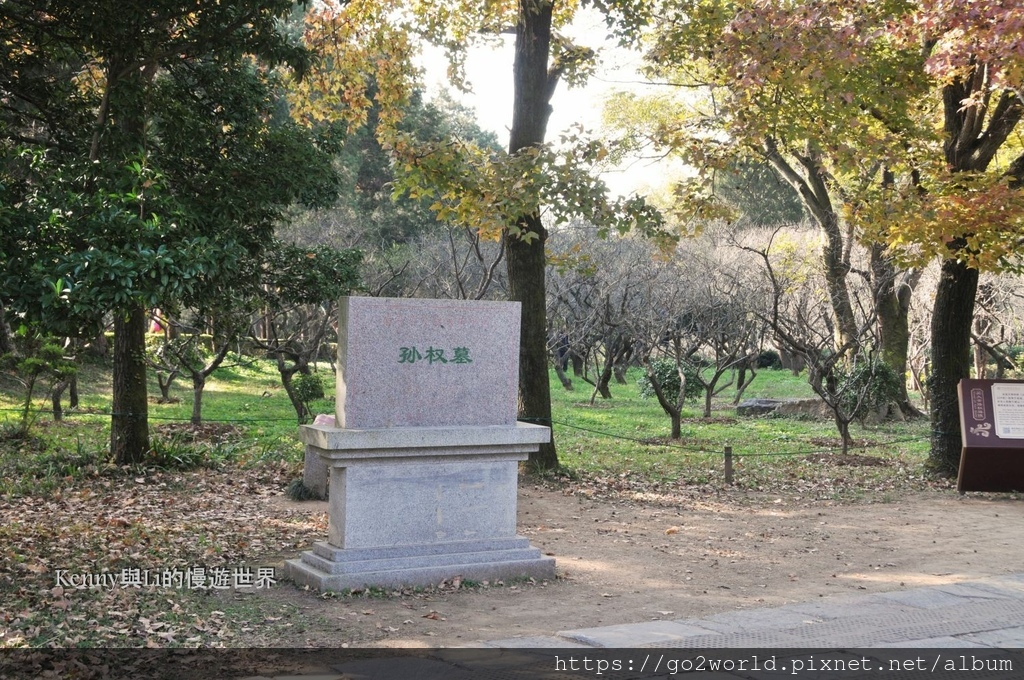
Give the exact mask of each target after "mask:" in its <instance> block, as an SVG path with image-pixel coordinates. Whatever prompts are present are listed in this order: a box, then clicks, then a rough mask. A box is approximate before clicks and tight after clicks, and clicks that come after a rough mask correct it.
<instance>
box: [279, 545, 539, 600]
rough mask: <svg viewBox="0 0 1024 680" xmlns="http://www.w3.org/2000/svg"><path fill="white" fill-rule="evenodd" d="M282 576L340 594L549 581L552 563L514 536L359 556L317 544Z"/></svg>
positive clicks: (379, 550)
mask: <svg viewBox="0 0 1024 680" xmlns="http://www.w3.org/2000/svg"><path fill="white" fill-rule="evenodd" d="M285 574H286V575H287V576H288V577H290V578H291V579H292V580H294V581H295V582H296V583H298V584H300V585H308V586H310V587H312V588H316V589H318V590H323V591H326V590H331V591H342V590H346V589H349V590H353V589H356V588H363V587H366V586H380V587H389V588H395V587H402V586H429V585H437V584H439V583H441V582H442V581H445V580H448V579H451V578H453V577H455V576H461V577H462V578H463V579H468V580H474V581H484V580H489V581H495V580H499V579H502V580H510V579H516V578H535V579H537V580H542V579H549V580H550V579H554V578H555V560H554V558H551V557H545V556H543V555H541V552H540V550H538V549H537V548H533V547H531V546H530V544H529V541H528V540H527V539H525V538H522V537H518V536H517V537H516V538H514V539H506V540H493V541H462V542H459V543H445V544H433V545H410V546H400V547H395V548H376V549H364V550H358V549H356V550H344V549H340V548H335V547H334V546H332V545H331V544H330V543H326V542H320V543H316V544H315V545H314V546H313V549H312V550H308V551H306V552H304V553H302V555H301V557H300V558H299V559H294V560H288V561H287V562H286V563H285Z"/></svg>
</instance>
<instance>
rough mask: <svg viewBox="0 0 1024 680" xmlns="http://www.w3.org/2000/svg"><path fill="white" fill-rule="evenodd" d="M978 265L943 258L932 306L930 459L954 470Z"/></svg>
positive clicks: (941, 468)
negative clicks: (961, 385) (961, 384)
mask: <svg viewBox="0 0 1024 680" xmlns="http://www.w3.org/2000/svg"><path fill="white" fill-rule="evenodd" d="M977 288H978V270H977V269H971V268H969V267H967V265H965V264H964V263H962V262H958V261H956V260H952V259H949V260H944V261H943V262H942V270H941V274H940V277H939V284H938V288H937V289H936V291H935V308H934V310H933V311H932V333H931V335H932V373H931V377H930V378H929V385H928V393H929V395H930V398H931V425H932V435H931V439H932V447H931V453H930V455H929V462H930V463H931V465H932V467H934V468H935V469H936V470H937V471H939V472H942V473H945V474H949V475H955V474H956V473H957V471H958V470H959V468H960V449H961V441H960V406H959V401H958V399H957V385H958V384H959V382H960V380H961V379H963V378H969V377H970V375H971V327H972V326H973V322H974V297H975V294H976V292H977Z"/></svg>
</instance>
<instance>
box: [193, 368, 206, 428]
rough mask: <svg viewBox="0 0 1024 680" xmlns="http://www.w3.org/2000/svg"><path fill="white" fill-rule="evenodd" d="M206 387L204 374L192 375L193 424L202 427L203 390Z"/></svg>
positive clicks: (195, 373) (196, 373) (194, 373)
mask: <svg viewBox="0 0 1024 680" xmlns="http://www.w3.org/2000/svg"><path fill="white" fill-rule="evenodd" d="M205 387H206V376H204V375H203V374H202V373H198V372H193V373H192V424H193V425H200V424H202V422H203V388H205Z"/></svg>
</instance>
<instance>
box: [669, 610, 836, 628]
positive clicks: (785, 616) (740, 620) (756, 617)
mask: <svg viewBox="0 0 1024 680" xmlns="http://www.w3.org/2000/svg"><path fill="white" fill-rule="evenodd" d="M678 621H679V623H683V624H687V625H691V626H697V627H699V628H707V629H709V630H713V631H716V632H719V633H735V632H752V631H757V630H765V629H776V630H778V629H782V628H790V627H792V626H799V625H802V624H805V623H816V622H820V621H821V619H817V618H815V617H813V616H809V615H807V614H804V613H802V612H798V611H788V610H785V609H770V608H759V609H744V610H739V611H731V612H725V613H723V614H715V615H714V616H712V617H710V618H707V619H679V620H678Z"/></svg>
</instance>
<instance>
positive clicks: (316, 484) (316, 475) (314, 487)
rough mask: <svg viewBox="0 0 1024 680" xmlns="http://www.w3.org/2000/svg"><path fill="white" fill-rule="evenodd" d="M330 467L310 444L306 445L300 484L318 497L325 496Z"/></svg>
mask: <svg viewBox="0 0 1024 680" xmlns="http://www.w3.org/2000/svg"><path fill="white" fill-rule="evenodd" d="M329 480H330V468H328V467H327V461H325V460H324V459H323V458H321V457H320V454H319V453H317V451H316V449H314V448H313V447H312V446H307V447H306V462H305V465H304V466H303V468H302V485H303V486H305V487H306V488H307V489H309V490H310V491H312V492H313V493H314V494H316V497H317V498H319V499H324V498H327V487H328V482H329Z"/></svg>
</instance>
